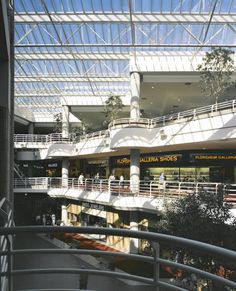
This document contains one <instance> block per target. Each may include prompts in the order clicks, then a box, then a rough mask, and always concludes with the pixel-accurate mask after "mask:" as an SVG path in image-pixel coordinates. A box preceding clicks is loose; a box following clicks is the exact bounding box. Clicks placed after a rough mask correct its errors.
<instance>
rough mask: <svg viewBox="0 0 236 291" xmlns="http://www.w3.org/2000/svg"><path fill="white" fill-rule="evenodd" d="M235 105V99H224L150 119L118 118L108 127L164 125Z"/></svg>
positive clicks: (152, 126) (232, 108)
mask: <svg viewBox="0 0 236 291" xmlns="http://www.w3.org/2000/svg"><path fill="white" fill-rule="evenodd" d="M235 106H236V99H233V100H230V101H225V102H221V103H215V104H212V105H207V106H203V107H199V108H195V109H189V110H185V111H181V112H178V113H173V114H168V115H163V116H159V117H155V118H152V119H148V118H120V119H116V120H114V121H112V122H111V123H110V124H109V126H108V128H109V129H111V128H113V127H117V126H121V127H123V126H125V127H131V126H134V125H136V126H137V127H146V128H154V127H156V126H157V125H160V124H161V125H162V126H165V125H166V123H169V122H173V121H176V120H177V121H179V120H181V121H182V120H183V119H185V118H189V117H190V118H196V116H199V115H202V114H211V115H213V114H214V113H215V112H219V111H222V110H227V109H231V110H232V111H235Z"/></svg>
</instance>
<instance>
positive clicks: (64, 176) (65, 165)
mask: <svg viewBox="0 0 236 291" xmlns="http://www.w3.org/2000/svg"><path fill="white" fill-rule="evenodd" d="M61 177H62V186H64V187H67V186H68V178H69V159H68V158H63V160H62V169H61Z"/></svg>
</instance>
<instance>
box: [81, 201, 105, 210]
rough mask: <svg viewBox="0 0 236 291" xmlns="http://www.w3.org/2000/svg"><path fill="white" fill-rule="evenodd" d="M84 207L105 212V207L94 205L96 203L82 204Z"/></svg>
mask: <svg viewBox="0 0 236 291" xmlns="http://www.w3.org/2000/svg"><path fill="white" fill-rule="evenodd" d="M82 207H85V208H91V209H96V210H101V211H104V210H105V207H104V205H99V204H94V203H89V202H82Z"/></svg>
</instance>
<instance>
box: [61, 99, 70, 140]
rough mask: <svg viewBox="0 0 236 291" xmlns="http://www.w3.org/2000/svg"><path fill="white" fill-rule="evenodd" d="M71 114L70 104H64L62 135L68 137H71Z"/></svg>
mask: <svg viewBox="0 0 236 291" xmlns="http://www.w3.org/2000/svg"><path fill="white" fill-rule="evenodd" d="M69 114H70V108H69V106H66V105H63V106H62V137H64V138H68V137H69V126H70V123H69Z"/></svg>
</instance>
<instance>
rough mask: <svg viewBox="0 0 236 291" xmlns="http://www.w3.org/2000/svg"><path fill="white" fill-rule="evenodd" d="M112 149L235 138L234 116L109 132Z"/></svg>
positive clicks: (235, 122) (228, 115)
mask: <svg viewBox="0 0 236 291" xmlns="http://www.w3.org/2000/svg"><path fill="white" fill-rule="evenodd" d="M110 134H111V145H110V147H111V148H112V149H119V148H152V147H158V146H173V145H179V144H191V143H198V142H213V141H219V140H223V139H235V138H236V115H235V114H233V113H229V114H225V115H219V116H214V117H210V118H202V119H199V118H197V119H195V120H192V121H189V122H182V123H173V124H171V125H167V126H164V127H159V128H154V129H145V128H121V129H114V130H111V133H110Z"/></svg>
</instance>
